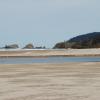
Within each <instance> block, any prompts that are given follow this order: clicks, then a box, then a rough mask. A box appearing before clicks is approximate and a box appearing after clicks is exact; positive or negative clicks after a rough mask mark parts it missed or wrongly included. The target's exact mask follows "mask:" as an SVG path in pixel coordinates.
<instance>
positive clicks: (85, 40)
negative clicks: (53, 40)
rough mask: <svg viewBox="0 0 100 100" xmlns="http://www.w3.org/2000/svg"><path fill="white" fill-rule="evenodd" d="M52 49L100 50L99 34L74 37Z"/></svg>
mask: <svg viewBox="0 0 100 100" xmlns="http://www.w3.org/2000/svg"><path fill="white" fill-rule="evenodd" d="M54 48H78V49H81V48H100V32H93V33H88V34H84V35H79V36H76V37H74V38H71V39H70V40H68V41H66V42H60V43H57V44H56V45H55V46H54Z"/></svg>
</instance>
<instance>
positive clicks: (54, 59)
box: [0, 57, 100, 64]
mask: <svg viewBox="0 0 100 100" xmlns="http://www.w3.org/2000/svg"><path fill="white" fill-rule="evenodd" d="M99 61H100V57H46V58H0V64H29V63H64V62H99Z"/></svg>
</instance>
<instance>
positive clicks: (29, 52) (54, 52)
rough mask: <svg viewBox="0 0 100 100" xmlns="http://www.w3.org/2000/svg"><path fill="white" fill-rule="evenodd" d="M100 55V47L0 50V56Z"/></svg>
mask: <svg viewBox="0 0 100 100" xmlns="http://www.w3.org/2000/svg"><path fill="white" fill-rule="evenodd" d="M47 56H100V48H96V49H66V50H18V51H0V57H47Z"/></svg>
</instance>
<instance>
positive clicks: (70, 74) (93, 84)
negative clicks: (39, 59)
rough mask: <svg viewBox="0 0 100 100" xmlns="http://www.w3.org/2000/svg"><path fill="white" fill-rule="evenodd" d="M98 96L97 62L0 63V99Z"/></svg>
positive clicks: (82, 99) (99, 66)
mask: <svg viewBox="0 0 100 100" xmlns="http://www.w3.org/2000/svg"><path fill="white" fill-rule="evenodd" d="M99 99H100V63H99V62H88V63H64V64H22V65H0V100H99Z"/></svg>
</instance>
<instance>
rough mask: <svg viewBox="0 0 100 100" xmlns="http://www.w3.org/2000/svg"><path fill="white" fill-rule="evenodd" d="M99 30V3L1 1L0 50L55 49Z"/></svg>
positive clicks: (94, 0) (82, 0) (97, 0)
mask: <svg viewBox="0 0 100 100" xmlns="http://www.w3.org/2000/svg"><path fill="white" fill-rule="evenodd" d="M98 31H100V0H0V47H1V46H4V45H6V44H13V43H17V44H19V45H20V46H21V47H23V46H24V45H26V44H28V43H33V45H34V46H46V47H50V48H51V47H53V46H54V45H55V44H56V43H57V42H61V41H64V40H68V39H70V38H72V37H74V36H77V35H80V34H85V33H89V32H98Z"/></svg>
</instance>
